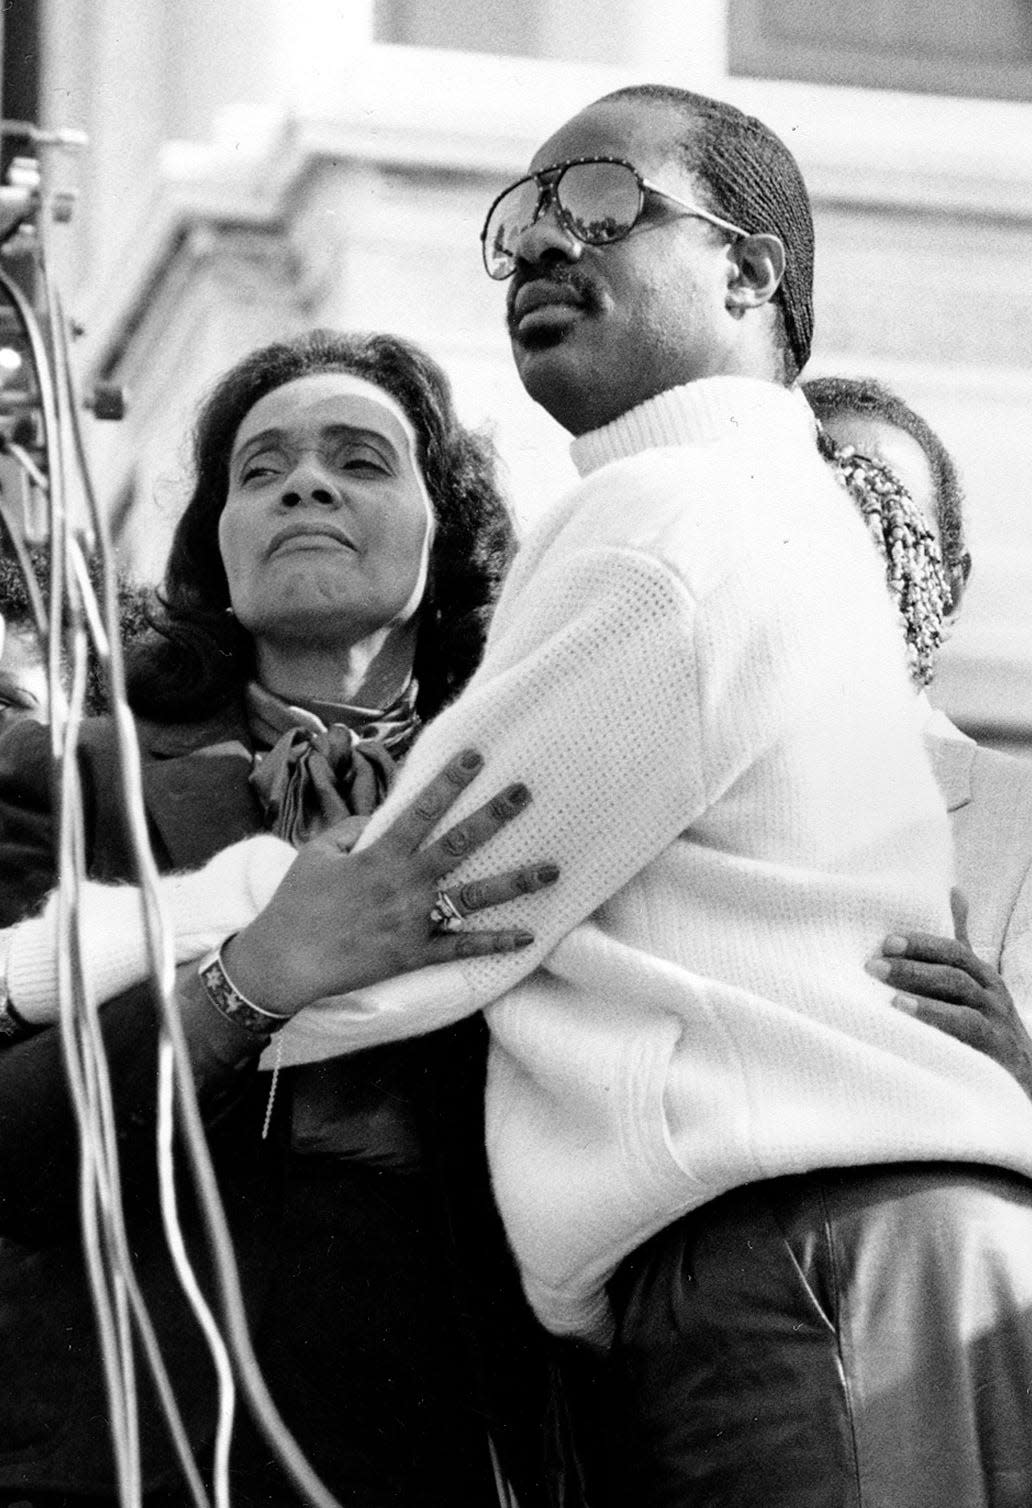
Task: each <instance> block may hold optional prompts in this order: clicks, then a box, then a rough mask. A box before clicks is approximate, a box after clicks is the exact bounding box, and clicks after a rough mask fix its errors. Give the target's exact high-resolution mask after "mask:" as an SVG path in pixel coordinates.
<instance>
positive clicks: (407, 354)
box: [129, 330, 515, 721]
mask: <svg viewBox="0 0 1032 1508" xmlns="http://www.w3.org/2000/svg"><path fill="white" fill-rule="evenodd" d="M317 372H349V373H351V374H352V375H353V376H356V377H362V378H365V379H366V381H368V382H372V383H375V384H376V386H377V387H380V388H382V389H383V390H384V391H385V392H387V393H389V394H390V395H391V396H392V397H393V398H394V399H395V400H396V401H397V402H398V403H399V404H400V406H401V408H402V409H403V410H404V411H405V413H406V414H407V416H408V418H409V420H410V421H411V423H412V426H413V429H414V430H415V433H416V439H417V442H418V461H419V465H420V468H421V470H422V473H423V477H424V480H425V482H426V487H427V492H428V493H429V496H430V503H431V506H432V508H433V511H434V516H435V518H436V521H437V529H436V533H435V536H434V542H433V546H432V549H431V554H430V569H429V575H428V581H427V589H426V595H425V597H424V599H423V607H422V610H421V615H420V625H419V634H418V638H417V642H416V653H415V675H416V678H417V680H418V682H419V695H418V699H417V704H416V705H417V710H418V712H419V714H420V716H421V718H422V719H423V720H424V721H426V720H428V719H429V718H431V717H433V716H434V715H435V714H436V713H437V712H439V711H440V709H441V708H442V707H443V706H445V705H446V704H447V703H448V702H449V701H450V700H451V699H452V698H453V697H455V696H457V695H458V693H459V692H460V691H461V690H462V688H463V686H465V684H466V682H467V681H468V680H469V678H470V676H471V675H472V674H473V671H474V670H475V669H476V667H477V665H478V663H479V661H480V657H481V655H482V653H483V648H484V638H485V635H486V632H487V625H488V621H489V619H490V615H491V610H492V608H493V605H494V601H495V598H496V596H497V594H498V589H499V587H500V585H501V581H502V578H503V576H504V575H505V571H506V569H507V567H508V564H509V561H510V560H511V558H512V553H513V550H514V547H515V531H514V528H513V523H512V516H511V514H510V512H509V508H508V506H507V504H506V502H505V499H504V497H503V495H502V493H501V491H500V489H499V486H498V481H497V477H496V457H495V452H494V447H493V445H492V444H491V442H490V441H489V440H488V439H486V438H485V437H484V436H482V435H479V434H476V433H474V432H473V431H471V430H469V429H466V428H465V427H464V426H463V425H462V424H460V422H459V420H458V417H457V415H456V412H455V406H454V402H453V399H452V392H451V384H450V383H449V381H448V379H447V377H446V376H445V374H444V372H443V371H442V370H441V368H440V367H439V366H438V365H437V363H436V361H434V360H433V359H432V358H431V357H430V356H428V355H427V354H426V352H425V351H422V350H420V348H419V347H418V346H416V345H413V344H412V343H411V342H410V341H408V340H404V339H402V338H401V337H400V336H397V335H381V334H361V333H352V332H347V333H344V332H339V331H333V330H312V331H309V332H308V333H306V334H304V335H299V336H296V337H294V338H293V339H289V340H284V341H280V342H277V343H276V344H274V345H269V346H265V347H263V348H262V349H261V350H257V351H253V352H251V354H250V355H249V356H245V357H244V358H243V360H241V361H239V362H237V364H236V366H234V367H232V368H231V369H230V370H229V371H228V372H227V373H226V374H225V375H224V376H223V377H222V378H221V379H220V380H219V382H218V383H217V384H216V385H215V387H214V389H213V391H212V392H211V394H210V395H209V396H208V398H207V399H206V401H205V402H204V403H203V405H202V407H201V409H200V413H199V415H198V418H197V423H196V426H195V430H194V439H193V464H194V477H195V481H194V488H193V493H192V495H191V497H190V500H189V502H188V503H187V505H186V509H185V511H184V513H183V515H182V517H181V519H180V520H179V523H178V525H177V527H176V531H175V534H174V536H173V540H172V548H171V551H170V554H169V558H168V564H167V567H166V570H165V579H164V583H163V585H162V587H161V589H160V592H159V594H158V596H159V601H160V604H161V606H160V610H159V611H158V612H157V613H156V614H155V616H154V619H153V624H152V626H153V629H154V630H155V631H154V632H153V633H152V634H151V635H150V636H149V638H148V640H147V641H146V643H144V644H143V645H141V646H139V647H138V648H137V649H136V650H135V652H134V653H133V655H132V657H131V661H130V665H129V697H130V702H131V703H132V706H133V708H134V710H135V711H137V712H139V713H141V714H142V715H144V716H146V717H151V718H156V719H159V720H161V721H179V720H185V721H193V720H197V719H200V718H203V717H209V716H211V715H213V714H214V713H216V712H217V711H218V710H220V709H221V708H222V707H224V706H225V705H227V704H228V703H229V702H231V701H232V700H233V699H234V698H235V697H238V696H239V694H240V691H241V689H242V688H243V686H244V685H245V684H246V682H247V681H248V680H249V679H250V677H251V676H252V675H253V673H254V645H253V641H252V639H251V636H250V634H248V633H247V632H246V631H245V630H244V629H242V628H241V627H240V625H239V624H238V623H237V621H236V619H235V618H233V617H232V616H231V615H230V614H229V613H227V611H226V609H227V608H228V607H229V585H228V582H227V580H226V573H225V570H224V568H223V564H222V556H221V554H220V552H219V541H218V527H219V518H220V517H221V514H222V510H223V508H224V507H225V504H226V494H227V491H228V487H229V459H230V453H231V451H232V448H233V442H234V439H235V437H236V433H237V430H238V429H239V428H240V425H241V423H242V421H243V419H244V418H245V416H246V415H247V414H248V413H249V412H250V410H251V409H252V408H253V407H254V405H255V404H256V403H257V402H258V400H259V399H260V398H263V397H264V396H265V394H266V393H270V392H272V391H273V390H274V389H275V388H279V387H282V386H283V385H284V384H285V383H288V382H293V381H295V380H296V379H297V378H299V377H307V376H310V375H311V374H313V373H317Z"/></svg>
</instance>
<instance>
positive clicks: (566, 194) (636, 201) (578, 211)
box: [557, 162, 641, 246]
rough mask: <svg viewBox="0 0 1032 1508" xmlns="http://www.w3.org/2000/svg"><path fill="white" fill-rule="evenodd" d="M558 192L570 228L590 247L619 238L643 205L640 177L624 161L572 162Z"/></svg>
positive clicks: (630, 225) (561, 179)
mask: <svg viewBox="0 0 1032 1508" xmlns="http://www.w3.org/2000/svg"><path fill="white" fill-rule="evenodd" d="M557 194H558V199H559V205H560V208H561V209H562V212H563V218H564V219H565V221H566V224H567V225H568V226H569V229H570V230H571V231H572V233H573V234H574V235H575V236H576V237H577V239H578V241H584V242H586V243H587V245H589V246H604V245H605V244H606V242H608V241H619V240H620V238H621V237H622V236H625V235H627V233H628V231H629V230H630V229H631V227H632V226H633V225H634V222H635V221H636V220H637V218H638V212H639V210H640V208H641V190H640V188H639V187H638V180H637V178H636V177H635V175H634V172H633V171H632V169H631V168H629V167H627V166H626V165H625V164H624V163H621V162H576V163H572V164H571V165H570V166H569V167H568V168H567V169H566V170H565V172H564V173H563V175H562V177H561V178H560V179H559V185H558V190H557Z"/></svg>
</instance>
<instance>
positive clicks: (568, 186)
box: [480, 157, 748, 282]
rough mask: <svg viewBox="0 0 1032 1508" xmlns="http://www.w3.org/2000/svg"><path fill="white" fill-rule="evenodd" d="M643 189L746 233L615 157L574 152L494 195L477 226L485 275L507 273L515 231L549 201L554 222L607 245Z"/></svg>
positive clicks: (622, 231) (636, 207) (638, 207)
mask: <svg viewBox="0 0 1032 1508" xmlns="http://www.w3.org/2000/svg"><path fill="white" fill-rule="evenodd" d="M646 189H647V190H648V191H649V193H650V194H658V195H659V197H660V198H661V199H666V200H667V201H668V202H669V203H670V204H676V205H677V206H678V208H679V209H682V210H684V211H685V213H686V214H689V215H694V216H696V217H697V218H698V219H700V220H708V221H709V223H710V224H711V225H715V226H716V227H717V228H718V230H723V231H727V233H728V234H729V235H732V236H745V235H748V231H745V230H743V229H742V228H741V226H740V225H732V223H731V221H730V220H722V219H721V218H720V216H719V215H714V214H712V213H711V211H710V210H708V209H703V208H702V207H701V206H700V205H698V204H691V203H690V202H689V201H688V200H687V199H679V198H678V197H677V195H676V194H668V193H667V191H666V189H661V188H659V187H658V186H657V185H656V184H655V183H650V182H649V180H648V179H647V178H643V177H642V176H641V174H640V173H639V172H638V170H637V168H636V167H634V166H633V165H632V164H631V163H629V162H625V161H624V160H623V159H622V158H620V157H575V158H573V159H572V160H571V161H570V162H563V163H556V164H555V165H554V166H553V167H549V168H541V169H539V171H538V172H536V173H528V174H527V176H526V177H525V178H520V179H518V180H517V181H516V182H515V183H513V184H510V186H509V187H508V188H507V189H503V190H502V192H501V193H500V194H499V195H498V198H497V199H496V200H495V201H494V203H493V204H492V205H491V208H490V209H489V210H488V212H487V218H486V219H485V221H484V228H483V230H482V231H481V232H480V248H481V251H482V252H483V255H484V267H485V268H486V270H487V275H488V277H492V278H496V279H497V280H498V281H499V282H501V281H503V280H504V279H505V278H508V277H512V274H513V273H514V272H515V270H516V248H517V246H518V244H519V239H520V236H522V234H523V232H524V231H525V230H529V229H530V227H531V226H532V225H534V224H535V223H536V221H538V220H539V219H540V218H541V216H542V215H543V214H544V213H545V211H546V210H547V209H548V207H549V206H550V205H552V204H554V205H555V208H556V214H557V216H558V218H559V222H560V224H561V225H562V226H563V227H564V228H565V229H566V230H568V231H569V233H570V235H571V236H575V237H576V239H577V240H578V241H582V242H583V243H584V244H585V246H608V245H609V244H610V243H611V242H613V241H622V240H623V238H624V236H627V235H630V233H631V231H632V230H633V229H634V227H635V225H636V224H637V223H638V221H639V219H640V218H641V212H642V210H643V209H644V207H645V191H646Z"/></svg>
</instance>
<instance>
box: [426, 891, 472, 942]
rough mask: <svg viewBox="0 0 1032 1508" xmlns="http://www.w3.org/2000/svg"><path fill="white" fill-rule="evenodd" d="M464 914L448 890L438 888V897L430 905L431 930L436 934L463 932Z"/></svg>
mask: <svg viewBox="0 0 1032 1508" xmlns="http://www.w3.org/2000/svg"><path fill="white" fill-rule="evenodd" d="M463 920H464V918H463V915H462V912H461V911H460V910H459V908H458V906H456V904H455V902H454V901H453V900H452V898H451V896H450V895H449V894H448V892H447V891H446V890H438V892H437V898H436V899H435V901H434V903H433V905H432V906H431V907H430V931H431V933H433V934H434V935H435V936H443V935H444V934H445V933H447V932H461V930H462V923H463Z"/></svg>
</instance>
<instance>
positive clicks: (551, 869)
mask: <svg viewBox="0 0 1032 1508" xmlns="http://www.w3.org/2000/svg"><path fill="white" fill-rule="evenodd" d="M537 877H538V880H539V882H540V883H541V884H542V885H554V884H555V882H556V880H557V879H558V878H559V865H558V864H542V865H541V868H540V869H539V870H538V872H537Z"/></svg>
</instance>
